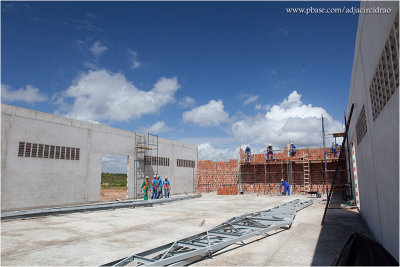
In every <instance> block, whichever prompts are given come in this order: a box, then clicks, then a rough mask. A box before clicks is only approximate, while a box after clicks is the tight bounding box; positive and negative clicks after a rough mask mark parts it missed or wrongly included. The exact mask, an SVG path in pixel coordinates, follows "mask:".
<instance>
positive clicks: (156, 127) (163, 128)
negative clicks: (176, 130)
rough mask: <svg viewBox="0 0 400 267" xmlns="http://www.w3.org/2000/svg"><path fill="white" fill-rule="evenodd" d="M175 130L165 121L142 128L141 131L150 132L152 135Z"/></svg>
mask: <svg viewBox="0 0 400 267" xmlns="http://www.w3.org/2000/svg"><path fill="white" fill-rule="evenodd" d="M172 130H173V129H172V128H170V127H168V126H167V125H165V122H163V121H157V122H156V123H154V124H153V125H152V126H149V127H142V128H141V129H140V131H141V132H150V133H165V132H169V131H172Z"/></svg>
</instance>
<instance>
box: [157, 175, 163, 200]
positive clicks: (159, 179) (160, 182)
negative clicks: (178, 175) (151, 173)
mask: <svg viewBox="0 0 400 267" xmlns="http://www.w3.org/2000/svg"><path fill="white" fill-rule="evenodd" d="M157 183H158V188H157V190H158V193H157V198H162V187H163V181H162V179H161V177H160V176H158V180H157Z"/></svg>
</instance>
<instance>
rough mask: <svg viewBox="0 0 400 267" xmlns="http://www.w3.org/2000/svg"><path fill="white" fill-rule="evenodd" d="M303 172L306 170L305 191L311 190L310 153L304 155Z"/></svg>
mask: <svg viewBox="0 0 400 267" xmlns="http://www.w3.org/2000/svg"><path fill="white" fill-rule="evenodd" d="M303 172H304V191H305V192H310V191H311V188H310V161H309V160H308V155H307V154H305V155H303Z"/></svg>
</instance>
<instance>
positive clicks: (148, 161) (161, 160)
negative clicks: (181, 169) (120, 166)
mask: <svg viewBox="0 0 400 267" xmlns="http://www.w3.org/2000/svg"><path fill="white" fill-rule="evenodd" d="M157 163H158V164H157ZM144 164H145V165H158V166H169V158H165V157H154V156H145V157H144Z"/></svg>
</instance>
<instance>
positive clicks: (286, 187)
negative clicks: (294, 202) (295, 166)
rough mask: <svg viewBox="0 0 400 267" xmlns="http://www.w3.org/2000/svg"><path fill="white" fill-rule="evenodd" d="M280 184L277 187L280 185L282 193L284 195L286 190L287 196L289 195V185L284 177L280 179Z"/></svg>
mask: <svg viewBox="0 0 400 267" xmlns="http://www.w3.org/2000/svg"><path fill="white" fill-rule="evenodd" d="M281 182H282V183H281V186H280V187H279V189H281V187H282V186H283V190H284V192H283V194H284V195H285V196H286V191H287V192H288V196H290V186H289V183H288V182H286V181H285V180H284V179H282V180H281Z"/></svg>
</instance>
